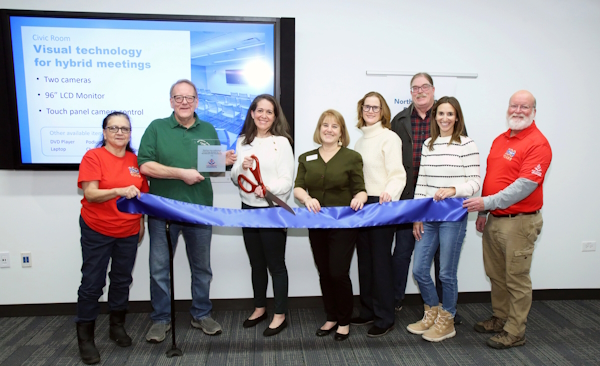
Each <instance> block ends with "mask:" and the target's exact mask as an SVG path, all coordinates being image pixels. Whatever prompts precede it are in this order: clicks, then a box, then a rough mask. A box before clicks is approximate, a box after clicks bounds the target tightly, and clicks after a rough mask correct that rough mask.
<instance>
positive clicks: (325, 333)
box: [316, 323, 338, 337]
mask: <svg viewBox="0 0 600 366" xmlns="http://www.w3.org/2000/svg"><path fill="white" fill-rule="evenodd" d="M337 328H338V325H337V323H336V324H335V325H334V326H333V327H331V328H330V329H327V330H325V329H321V328H319V329H317V333H316V334H317V337H325V336H328V335H330V334H331V332H333V331H335V330H336V329H337Z"/></svg>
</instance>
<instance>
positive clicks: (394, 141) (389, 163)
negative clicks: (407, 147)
mask: <svg viewBox="0 0 600 366" xmlns="http://www.w3.org/2000/svg"><path fill="white" fill-rule="evenodd" d="M361 130H362V132H363V136H362V137H361V138H360V139H358V141H356V144H355V145H354V150H355V151H357V152H358V153H360V155H361V156H362V158H363V174H364V176H365V188H366V190H367V195H369V196H379V195H381V193H383V192H387V193H388V194H389V195H390V196H392V201H397V200H399V199H400V194H401V193H402V190H403V189H404V186H405V185H406V171H404V166H403V165H402V140H400V137H398V135H397V134H396V133H394V132H393V131H392V130H390V129H387V128H384V127H383V126H382V125H381V122H377V123H375V124H374V125H371V126H364V127H362V128H361Z"/></svg>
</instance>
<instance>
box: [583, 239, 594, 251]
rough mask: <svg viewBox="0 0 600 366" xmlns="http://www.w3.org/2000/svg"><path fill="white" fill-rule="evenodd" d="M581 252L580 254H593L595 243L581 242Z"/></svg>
mask: <svg viewBox="0 0 600 366" xmlns="http://www.w3.org/2000/svg"><path fill="white" fill-rule="evenodd" d="M581 245H582V246H581V251H582V252H595V251H596V242H595V241H584V242H581Z"/></svg>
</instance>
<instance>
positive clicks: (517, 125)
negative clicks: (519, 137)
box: [506, 113, 535, 131]
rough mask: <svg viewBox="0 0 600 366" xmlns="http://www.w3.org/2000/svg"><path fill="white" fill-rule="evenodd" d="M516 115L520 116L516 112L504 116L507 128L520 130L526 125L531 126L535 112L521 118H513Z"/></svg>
mask: <svg viewBox="0 0 600 366" xmlns="http://www.w3.org/2000/svg"><path fill="white" fill-rule="evenodd" d="M516 116H520V115H519V114H517V113H513V114H511V115H510V116H509V115H507V116H506V123H508V128H510V129H511V130H515V131H522V130H524V129H526V128H527V127H529V126H531V124H532V123H533V120H534V118H535V113H531V114H530V115H529V117H523V119H519V118H515V117H516Z"/></svg>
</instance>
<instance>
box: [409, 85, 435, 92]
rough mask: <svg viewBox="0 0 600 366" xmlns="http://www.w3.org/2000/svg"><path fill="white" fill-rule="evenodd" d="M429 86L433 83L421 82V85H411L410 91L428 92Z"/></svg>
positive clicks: (431, 86)
mask: <svg viewBox="0 0 600 366" xmlns="http://www.w3.org/2000/svg"><path fill="white" fill-rule="evenodd" d="M431 88H433V85H429V84H423V85H421V86H411V87H410V92H411V93H418V92H421V91H424V92H428V91H429V90H430V89H431Z"/></svg>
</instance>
